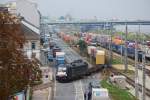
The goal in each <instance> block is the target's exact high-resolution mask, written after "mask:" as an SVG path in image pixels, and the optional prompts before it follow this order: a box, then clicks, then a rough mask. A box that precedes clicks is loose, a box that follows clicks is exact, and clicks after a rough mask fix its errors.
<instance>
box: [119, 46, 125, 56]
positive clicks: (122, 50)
mask: <svg viewBox="0 0 150 100" xmlns="http://www.w3.org/2000/svg"><path fill="white" fill-rule="evenodd" d="M124 50H125V47H124V46H123V45H118V47H117V52H118V53H119V54H121V52H122V54H124Z"/></svg>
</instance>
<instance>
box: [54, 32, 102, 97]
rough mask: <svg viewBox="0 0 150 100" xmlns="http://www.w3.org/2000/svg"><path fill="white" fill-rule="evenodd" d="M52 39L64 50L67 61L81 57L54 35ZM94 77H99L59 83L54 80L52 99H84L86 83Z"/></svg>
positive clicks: (98, 77)
mask: <svg viewBox="0 0 150 100" xmlns="http://www.w3.org/2000/svg"><path fill="white" fill-rule="evenodd" d="M53 41H54V42H55V43H56V44H57V46H59V47H60V48H61V49H62V51H64V52H65V55H66V56H65V59H66V60H67V61H68V63H70V62H72V61H73V60H77V59H81V58H82V57H81V56H80V55H79V54H78V53H76V52H75V51H74V50H72V49H71V48H70V47H69V46H67V44H66V43H64V42H63V41H62V40H61V39H59V38H58V37H57V36H56V35H54V36H53ZM90 66H91V65H90ZM95 79H100V74H95V75H92V76H89V77H84V78H82V79H79V80H75V81H72V82H70V83H59V82H57V81H55V88H54V100H84V91H85V89H86V87H87V85H88V83H89V82H92V81H93V80H95Z"/></svg>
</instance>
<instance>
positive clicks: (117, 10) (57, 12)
mask: <svg viewBox="0 0 150 100" xmlns="http://www.w3.org/2000/svg"><path fill="white" fill-rule="evenodd" d="M7 1H14V0H0V3H5V2H7ZM32 1H34V2H37V4H38V8H39V10H40V12H41V13H42V15H46V16H50V17H60V16H65V15H66V14H70V15H71V16H72V17H73V18H82V19H87V18H88V19H94V17H95V16H96V17H97V18H98V19H100V20H110V19H119V20H150V11H149V10H150V0H32Z"/></svg>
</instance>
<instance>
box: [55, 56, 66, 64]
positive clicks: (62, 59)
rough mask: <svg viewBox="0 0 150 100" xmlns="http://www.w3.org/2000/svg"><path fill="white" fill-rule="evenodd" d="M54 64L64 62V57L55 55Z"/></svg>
mask: <svg viewBox="0 0 150 100" xmlns="http://www.w3.org/2000/svg"><path fill="white" fill-rule="evenodd" d="M56 64H57V65H60V64H65V58H64V57H57V58H56Z"/></svg>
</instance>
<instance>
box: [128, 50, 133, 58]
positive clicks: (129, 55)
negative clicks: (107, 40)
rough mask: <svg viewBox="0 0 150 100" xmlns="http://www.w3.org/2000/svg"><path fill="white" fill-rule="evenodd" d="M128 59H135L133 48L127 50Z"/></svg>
mask: <svg viewBox="0 0 150 100" xmlns="http://www.w3.org/2000/svg"><path fill="white" fill-rule="evenodd" d="M127 54H128V57H131V58H134V57H135V49H134V48H127Z"/></svg>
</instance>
